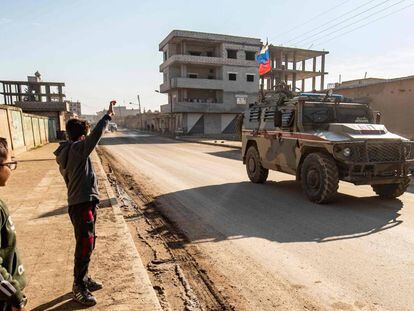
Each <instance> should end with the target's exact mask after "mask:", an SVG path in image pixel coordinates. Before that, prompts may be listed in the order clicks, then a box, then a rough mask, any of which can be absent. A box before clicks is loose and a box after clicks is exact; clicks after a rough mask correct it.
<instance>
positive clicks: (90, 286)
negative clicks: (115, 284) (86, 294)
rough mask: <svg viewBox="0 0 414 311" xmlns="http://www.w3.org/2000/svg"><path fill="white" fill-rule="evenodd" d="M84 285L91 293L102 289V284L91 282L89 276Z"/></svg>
mask: <svg viewBox="0 0 414 311" xmlns="http://www.w3.org/2000/svg"><path fill="white" fill-rule="evenodd" d="M84 283H85V286H86V288H87V289H88V290H89V291H91V292H94V291H97V290H100V289H102V288H103V285H102V283H100V282H98V281H95V280H93V279H92V278H91V277H90V276H88V277H87V278H86V279H85V281H84Z"/></svg>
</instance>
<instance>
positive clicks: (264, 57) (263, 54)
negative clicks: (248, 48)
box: [256, 44, 272, 76]
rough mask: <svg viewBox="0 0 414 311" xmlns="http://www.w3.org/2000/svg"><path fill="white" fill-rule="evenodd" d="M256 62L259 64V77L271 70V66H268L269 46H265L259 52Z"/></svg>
mask: <svg viewBox="0 0 414 311" xmlns="http://www.w3.org/2000/svg"><path fill="white" fill-rule="evenodd" d="M256 60H257V62H258V63H259V75H261V76H263V75H264V74H266V73H268V72H269V71H270V70H272V66H271V65H270V52H269V46H268V45H267V44H266V45H265V46H264V47H263V48H262V49H261V50H260V53H259V55H257V57H256Z"/></svg>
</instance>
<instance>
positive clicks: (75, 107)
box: [65, 100, 82, 116]
mask: <svg viewBox="0 0 414 311" xmlns="http://www.w3.org/2000/svg"><path fill="white" fill-rule="evenodd" d="M65 103H66V104H67V105H68V111H69V112H71V113H73V114H75V115H77V116H81V115H82V105H81V103H80V102H79V101H76V102H73V101H69V100H67V101H65Z"/></svg>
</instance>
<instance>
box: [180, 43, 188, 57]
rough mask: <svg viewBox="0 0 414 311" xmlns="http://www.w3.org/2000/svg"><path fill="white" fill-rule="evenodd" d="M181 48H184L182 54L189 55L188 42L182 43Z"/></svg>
mask: <svg viewBox="0 0 414 311" xmlns="http://www.w3.org/2000/svg"><path fill="white" fill-rule="evenodd" d="M181 48H182V54H187V42H185V40H183V41H182V43H181Z"/></svg>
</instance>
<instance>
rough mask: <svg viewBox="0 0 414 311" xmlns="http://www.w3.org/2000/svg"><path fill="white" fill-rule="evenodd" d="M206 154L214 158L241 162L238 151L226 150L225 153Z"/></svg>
mask: <svg viewBox="0 0 414 311" xmlns="http://www.w3.org/2000/svg"><path fill="white" fill-rule="evenodd" d="M208 154H209V155H213V156H216V157H221V158H225V159H231V160H238V161H241V160H242V156H241V151H240V150H226V151H217V152H208Z"/></svg>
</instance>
